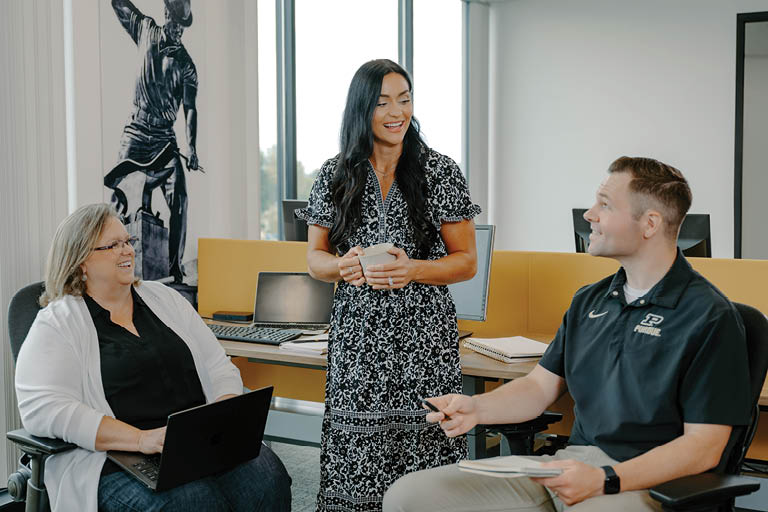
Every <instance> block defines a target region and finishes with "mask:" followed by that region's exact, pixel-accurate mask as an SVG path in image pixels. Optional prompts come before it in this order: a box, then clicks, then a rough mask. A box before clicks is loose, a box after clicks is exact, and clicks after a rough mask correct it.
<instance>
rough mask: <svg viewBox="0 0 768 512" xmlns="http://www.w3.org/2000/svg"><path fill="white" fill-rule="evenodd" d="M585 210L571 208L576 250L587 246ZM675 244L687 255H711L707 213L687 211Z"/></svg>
mask: <svg viewBox="0 0 768 512" xmlns="http://www.w3.org/2000/svg"><path fill="white" fill-rule="evenodd" d="M586 211H587V210H586V208H573V209H572V210H571V213H572V215H573V238H574V242H575V246H576V252H587V249H588V248H589V234H590V233H591V232H592V229H591V228H590V227H589V222H587V221H586V220H584V212H586ZM677 246H678V247H680V249H682V250H683V254H684V255H685V256H687V257H699V258H711V257H712V235H711V233H710V229H709V214H708V213H689V214H688V215H686V216H685V219H683V224H682V226H680V235H679V236H678V237H677Z"/></svg>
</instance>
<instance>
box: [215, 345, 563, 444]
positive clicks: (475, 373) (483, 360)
mask: <svg viewBox="0 0 768 512" xmlns="http://www.w3.org/2000/svg"><path fill="white" fill-rule="evenodd" d="M220 343H221V345H222V346H223V347H224V350H225V351H226V353H227V354H228V355H230V356H237V357H245V358H247V359H248V362H249V363H264V364H273V365H282V366H291V367H297V368H306V369H311V370H325V369H326V368H327V366H328V362H327V359H326V356H313V355H306V354H297V353H294V352H289V351H287V350H280V349H279V348H278V347H275V346H271V345H259V344H256V343H243V342H239V341H230V340H220ZM459 352H460V355H461V367H462V389H463V392H464V393H465V394H468V395H474V394H478V393H483V392H484V391H485V382H486V380H487V379H502V380H505V381H506V380H512V379H517V378H519V377H523V376H525V375H528V373H529V372H530V371H531V370H532V369H533V368H534V366H536V361H529V362H524V363H512V364H506V363H502V362H499V361H495V360H493V359H491V358H489V357H486V356H484V355H481V354H478V353H477V352H474V351H472V350H469V349H467V348H465V347H464V344H463V342H462V344H461V346H460V349H459ZM569 429H570V427H569ZM467 440H468V442H469V456H470V458H472V459H474V458H477V457H478V456H480V457H482V456H483V455H484V454H485V438H484V436H478V435H477V433H476V432H475V429H472V431H470V432H469V433H468V434H467Z"/></svg>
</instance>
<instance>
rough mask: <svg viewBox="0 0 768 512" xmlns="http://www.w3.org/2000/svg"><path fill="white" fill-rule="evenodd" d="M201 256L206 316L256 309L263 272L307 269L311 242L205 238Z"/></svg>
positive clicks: (200, 305)
mask: <svg viewBox="0 0 768 512" xmlns="http://www.w3.org/2000/svg"><path fill="white" fill-rule="evenodd" d="M197 258H198V260H197V265H198V283H197V288H198V289H197V295H198V299H197V304H198V305H197V309H198V311H199V312H200V314H201V315H202V316H211V315H212V314H213V312H214V311H253V302H254V298H255V297H256V294H255V293H256V279H257V276H258V275H259V272H261V271H271V272H307V243H306V242H276V241H271V240H230V239H222V238H201V239H200V240H198V245H197Z"/></svg>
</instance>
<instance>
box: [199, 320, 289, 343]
mask: <svg viewBox="0 0 768 512" xmlns="http://www.w3.org/2000/svg"><path fill="white" fill-rule="evenodd" d="M208 327H210V328H211V331H213V334H214V335H216V337H217V338H219V339H222V340H234V341H245V342H248V343H267V344H269V345H278V344H280V343H282V342H283V341H290V340H295V339H296V338H298V337H299V336H301V331H300V330H299V329H279V328H275V327H251V326H249V325H220V324H208Z"/></svg>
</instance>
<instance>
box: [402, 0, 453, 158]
mask: <svg viewBox="0 0 768 512" xmlns="http://www.w3.org/2000/svg"><path fill="white" fill-rule="evenodd" d="M461 10H462V2H460V1H459V0H452V1H446V0H414V1H413V109H414V110H413V113H414V116H415V117H416V118H417V119H418V120H419V122H420V123H421V132H422V135H423V136H424V138H425V139H426V141H427V143H428V144H429V146H430V147H432V148H433V149H435V150H436V151H439V152H440V153H442V154H444V155H448V156H450V157H451V158H453V159H454V160H455V161H456V162H457V163H458V164H460V165H461V119H462V111H461V99H462V96H461V95H462V91H461V84H462V80H461Z"/></svg>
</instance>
